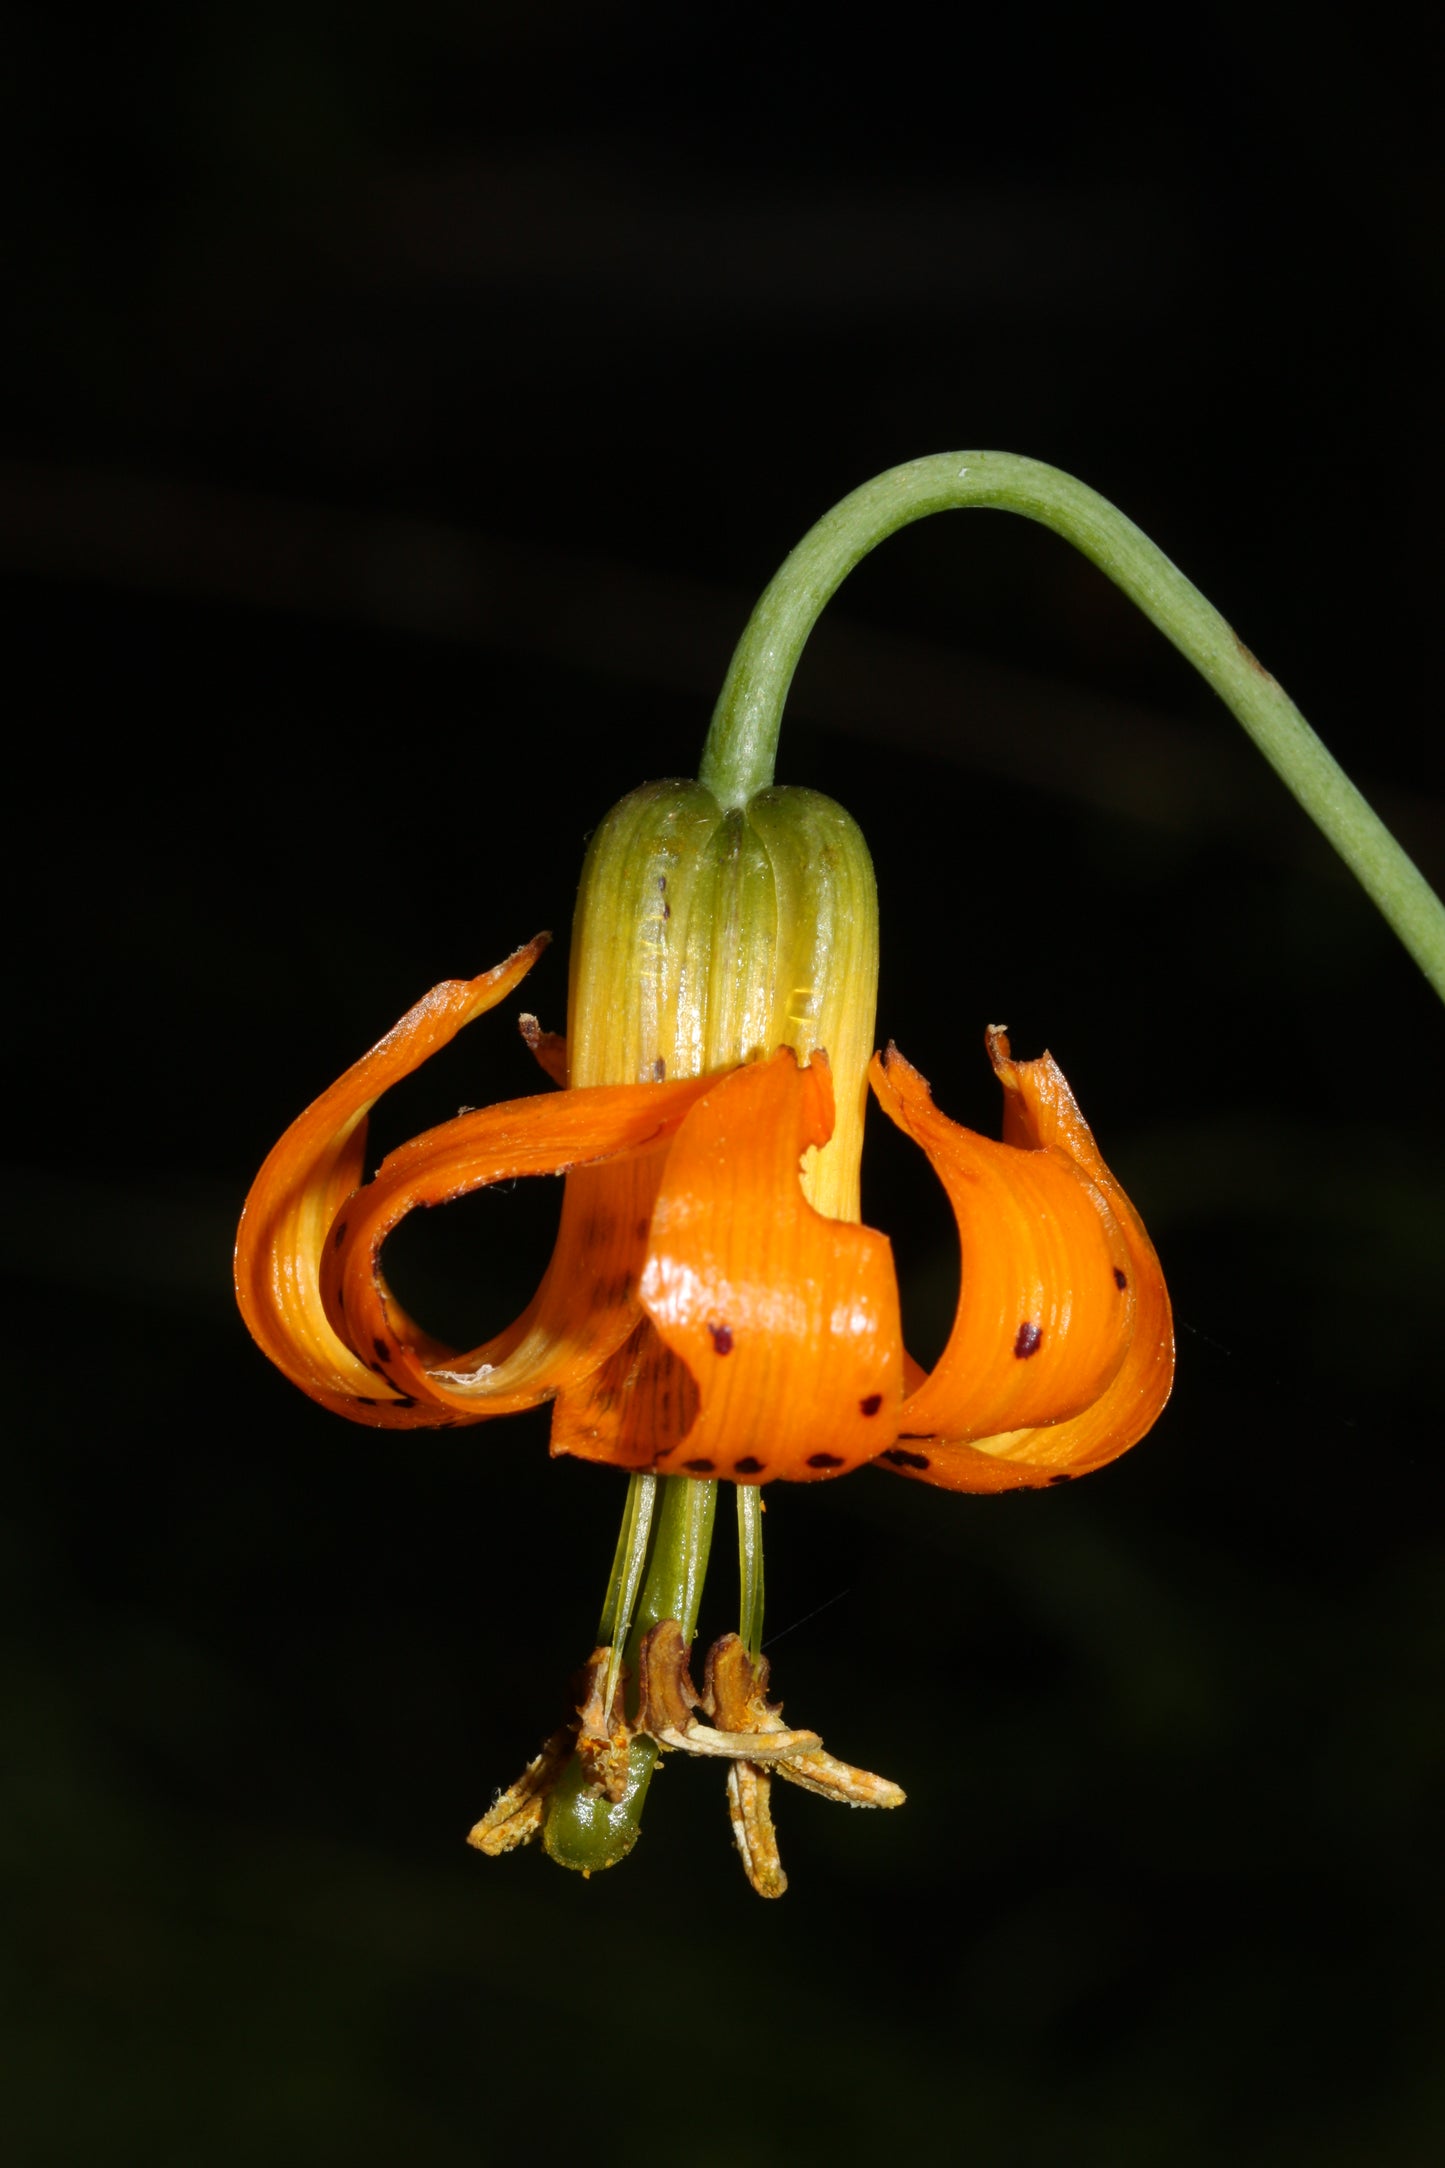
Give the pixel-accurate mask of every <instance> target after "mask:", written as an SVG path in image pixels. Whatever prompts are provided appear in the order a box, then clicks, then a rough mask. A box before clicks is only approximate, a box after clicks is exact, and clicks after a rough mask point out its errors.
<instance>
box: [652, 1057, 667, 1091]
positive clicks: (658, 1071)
mask: <svg viewBox="0 0 1445 2168" xmlns="http://www.w3.org/2000/svg"><path fill="white" fill-rule="evenodd" d="M666 1075H667V1063H666V1062H665V1061H664V1060H663V1058H662V1056H661V1055H660V1054H659V1055H658V1057H657V1059H656V1061H655V1062H654V1063H653V1065H652V1081H653V1083H654V1084H660V1083H661V1082H662V1080H663V1078H664V1077H665V1076H666Z"/></svg>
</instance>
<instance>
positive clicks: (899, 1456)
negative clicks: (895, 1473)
mask: <svg viewBox="0 0 1445 2168" xmlns="http://www.w3.org/2000/svg"><path fill="white" fill-rule="evenodd" d="M882 1457H883V1459H884V1460H891V1461H892V1463H893V1465H894V1467H895V1468H926V1467H927V1466H928V1455H927V1454H926V1453H904V1452H901V1451H900V1450H899V1448H898V1447H897V1446H894V1448H893V1450H892V1452H891V1453H885V1454H884V1455H883V1456H882Z"/></svg>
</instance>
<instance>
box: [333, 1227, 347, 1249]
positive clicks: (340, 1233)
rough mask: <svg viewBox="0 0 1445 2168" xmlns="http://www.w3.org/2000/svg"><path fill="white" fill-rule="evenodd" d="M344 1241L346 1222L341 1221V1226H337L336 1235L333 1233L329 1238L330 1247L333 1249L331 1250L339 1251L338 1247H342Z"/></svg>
mask: <svg viewBox="0 0 1445 2168" xmlns="http://www.w3.org/2000/svg"><path fill="white" fill-rule="evenodd" d="M345 1240H346V1222H345V1220H343V1221H342V1222H341V1225H340V1226H339V1227H338V1228H337V1230H336V1233H335V1234H334V1235H333V1236H332V1238H331V1246H332V1248H333V1249H336V1250H339V1249H340V1247H341V1245H342V1243H343V1242H344V1241H345Z"/></svg>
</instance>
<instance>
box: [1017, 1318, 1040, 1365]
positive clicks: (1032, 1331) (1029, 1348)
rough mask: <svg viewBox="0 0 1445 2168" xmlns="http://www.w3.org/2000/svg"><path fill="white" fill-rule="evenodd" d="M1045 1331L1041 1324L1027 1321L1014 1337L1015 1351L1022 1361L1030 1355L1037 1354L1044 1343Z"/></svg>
mask: <svg viewBox="0 0 1445 2168" xmlns="http://www.w3.org/2000/svg"><path fill="white" fill-rule="evenodd" d="M1043 1339H1044V1332H1043V1327H1042V1326H1041V1325H1035V1324H1033V1323H1031V1322H1027V1321H1026V1322H1025V1323H1024V1324H1022V1325H1020V1327H1019V1329H1018V1332H1017V1334H1016V1335H1015V1337H1014V1353H1015V1355H1017V1356H1018V1358H1019V1360H1020V1361H1021V1362H1023V1361H1026V1360H1027V1358H1028V1357H1029V1356H1030V1355H1037V1354H1038V1352H1039V1349H1040V1348H1041V1347H1042V1345H1043Z"/></svg>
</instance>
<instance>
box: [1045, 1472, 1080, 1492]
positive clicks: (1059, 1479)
mask: <svg viewBox="0 0 1445 2168" xmlns="http://www.w3.org/2000/svg"><path fill="white" fill-rule="evenodd" d="M1073 1480H1074V1479H1073V1477H1072V1476H1071V1475H1051V1476H1050V1477H1049V1488H1050V1490H1052V1489H1053V1487H1054V1485H1055V1484H1056V1483H1072V1482H1073Z"/></svg>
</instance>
